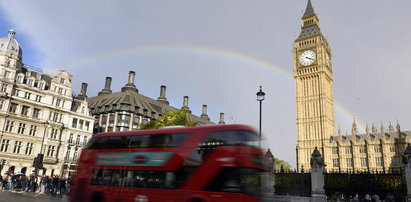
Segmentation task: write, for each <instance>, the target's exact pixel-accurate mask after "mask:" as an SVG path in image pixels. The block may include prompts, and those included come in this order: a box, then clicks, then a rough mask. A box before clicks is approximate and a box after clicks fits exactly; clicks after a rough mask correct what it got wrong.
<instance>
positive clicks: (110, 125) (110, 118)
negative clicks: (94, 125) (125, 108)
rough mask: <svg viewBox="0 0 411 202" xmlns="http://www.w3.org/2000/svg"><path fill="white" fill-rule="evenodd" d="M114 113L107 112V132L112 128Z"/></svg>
mask: <svg viewBox="0 0 411 202" xmlns="http://www.w3.org/2000/svg"><path fill="white" fill-rule="evenodd" d="M115 116H116V114H115V113H110V114H109V118H108V128H107V131H108V132H113V130H114V118H115Z"/></svg>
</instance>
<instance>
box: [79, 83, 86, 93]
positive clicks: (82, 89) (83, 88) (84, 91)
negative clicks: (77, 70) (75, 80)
mask: <svg viewBox="0 0 411 202" xmlns="http://www.w3.org/2000/svg"><path fill="white" fill-rule="evenodd" d="M80 95H84V96H87V83H82V84H81V92H80Z"/></svg>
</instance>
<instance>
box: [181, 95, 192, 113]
mask: <svg viewBox="0 0 411 202" xmlns="http://www.w3.org/2000/svg"><path fill="white" fill-rule="evenodd" d="M181 109H185V110H187V112H188V113H189V114H191V110H190V108H189V107H188V96H184V102H183V107H181Z"/></svg>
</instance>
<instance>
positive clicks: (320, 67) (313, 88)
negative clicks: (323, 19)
mask: <svg viewBox="0 0 411 202" xmlns="http://www.w3.org/2000/svg"><path fill="white" fill-rule="evenodd" d="M293 56H294V79H295V83H296V102H297V103H296V104H297V169H298V170H301V169H302V168H303V169H304V170H307V169H309V168H310V157H311V153H312V152H313V151H314V148H315V147H318V149H319V151H320V152H321V154H322V156H323V157H324V160H325V164H328V165H329V164H330V160H331V159H329V158H328V156H329V155H327V154H329V153H330V151H328V150H327V148H325V144H326V141H328V140H329V138H330V137H331V136H333V135H334V131H335V126H334V98H333V90H332V89H333V88H332V83H333V73H332V62H331V48H330V47H329V45H328V42H327V40H326V39H325V37H324V36H323V35H322V33H321V30H320V23H319V18H318V17H317V15H316V14H315V13H314V9H313V7H312V5H311V0H308V4H307V8H306V9H305V12H304V15H303V17H302V22H301V33H300V35H299V36H298V37H297V39H295V41H294V48H293Z"/></svg>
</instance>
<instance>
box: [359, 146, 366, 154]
mask: <svg viewBox="0 0 411 202" xmlns="http://www.w3.org/2000/svg"><path fill="white" fill-rule="evenodd" d="M360 153H362V154H364V153H365V147H364V146H362V147H360Z"/></svg>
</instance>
